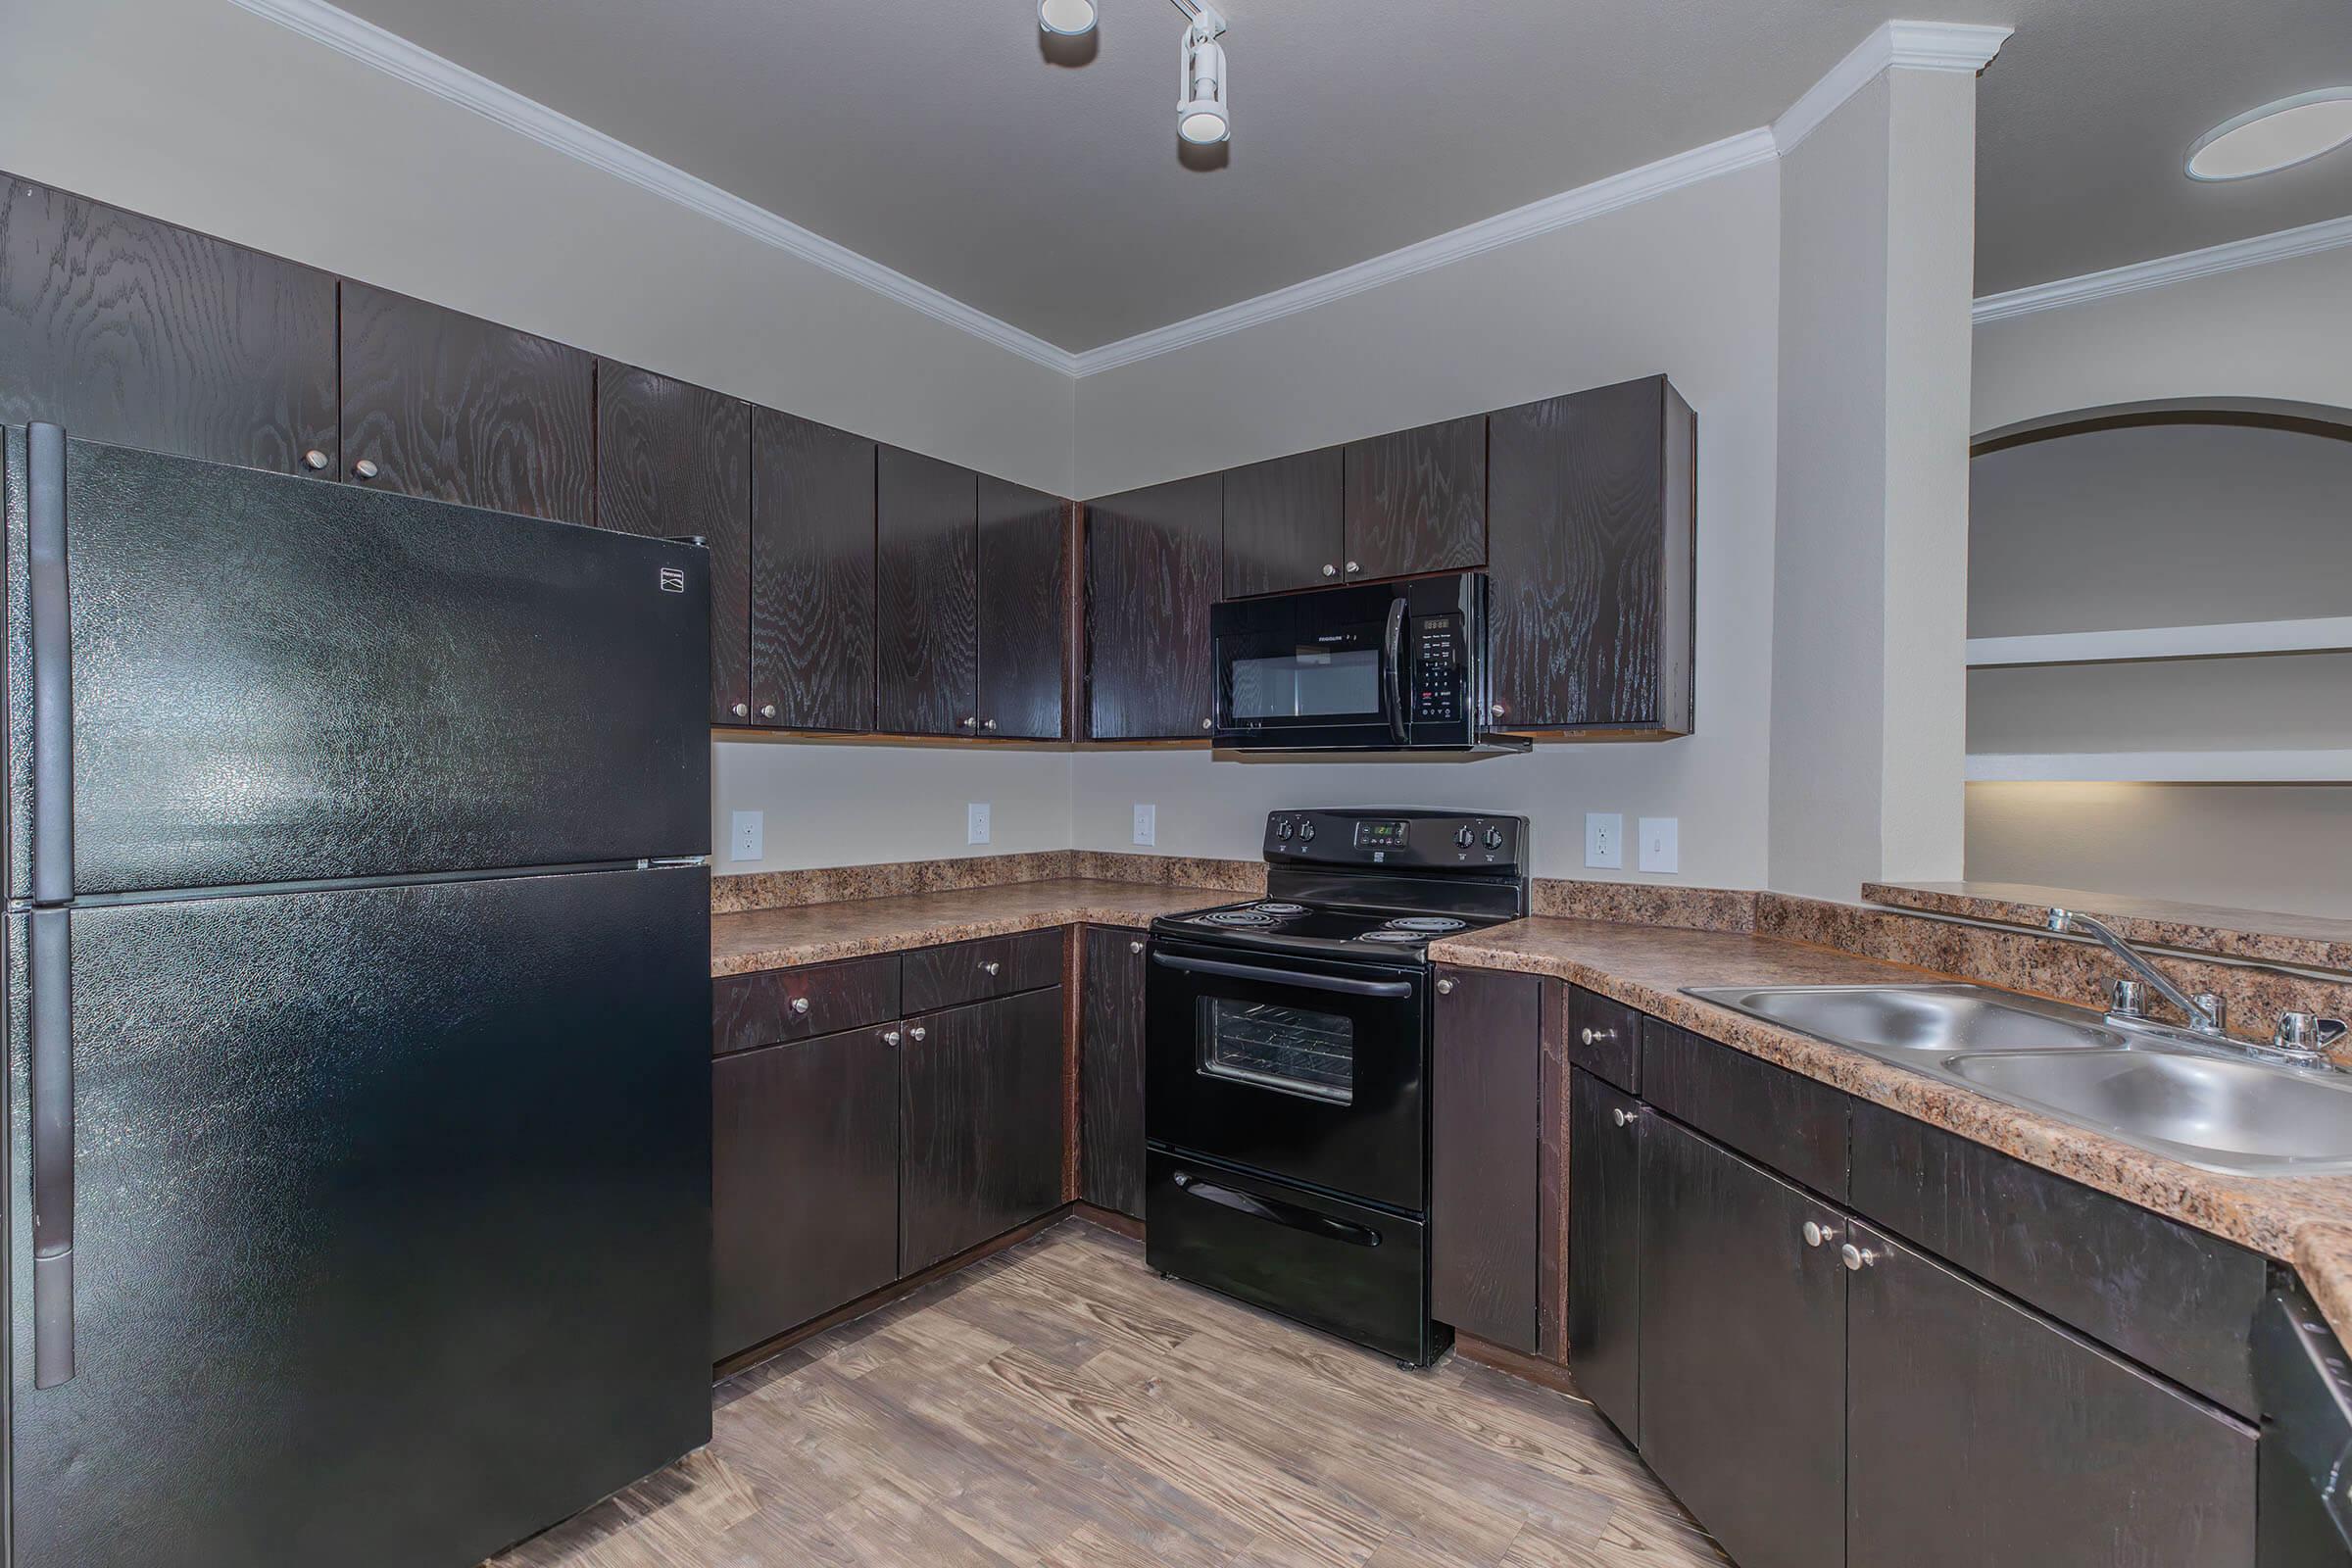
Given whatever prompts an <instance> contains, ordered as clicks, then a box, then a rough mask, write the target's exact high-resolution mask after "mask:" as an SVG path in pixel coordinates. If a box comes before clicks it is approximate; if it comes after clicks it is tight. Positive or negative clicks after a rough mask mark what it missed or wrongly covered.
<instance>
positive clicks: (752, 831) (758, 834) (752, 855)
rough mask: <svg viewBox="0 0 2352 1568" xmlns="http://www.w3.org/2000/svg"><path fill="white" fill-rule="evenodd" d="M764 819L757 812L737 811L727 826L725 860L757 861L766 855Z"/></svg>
mask: <svg viewBox="0 0 2352 1568" xmlns="http://www.w3.org/2000/svg"><path fill="white" fill-rule="evenodd" d="M766 821H767V819H766V817H765V816H763V815H762V814H761V813H760V812H758V811H737V812H736V813H735V817H734V820H733V821H732V822H731V823H730V824H729V831H728V834H727V858H728V859H730V860H757V859H759V858H760V857H761V856H763V855H765V854H766V853H767V850H766V845H765V840H766V836H767V832H766Z"/></svg>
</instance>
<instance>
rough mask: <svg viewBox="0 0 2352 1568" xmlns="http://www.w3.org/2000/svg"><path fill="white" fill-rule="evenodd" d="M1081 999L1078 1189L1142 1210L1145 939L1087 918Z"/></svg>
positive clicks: (1105, 1203) (1128, 1210)
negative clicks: (1083, 989) (1093, 923)
mask: <svg viewBox="0 0 2352 1568" xmlns="http://www.w3.org/2000/svg"><path fill="white" fill-rule="evenodd" d="M1085 941H1086V952H1085V957H1084V967H1083V970H1082V972H1083V973H1084V975H1085V977H1086V979H1085V988H1086V994H1085V995H1084V996H1082V997H1080V998H1079V1000H1078V1041H1079V1044H1078V1093H1079V1121H1078V1196H1079V1197H1081V1198H1083V1199H1085V1200H1086V1201H1088V1202H1090V1203H1092V1204H1094V1205H1095V1206H1096V1207H1098V1208H1108V1209H1113V1210H1116V1211H1117V1212H1119V1213H1121V1214H1128V1215H1132V1216H1133V1217H1135V1218H1137V1219H1142V1218H1143V1217H1144V939H1143V937H1142V935H1141V934H1140V933H1138V932H1134V931H1121V930H1113V929H1110V928H1108V927H1105V926H1088V927H1087V928H1086V933H1085Z"/></svg>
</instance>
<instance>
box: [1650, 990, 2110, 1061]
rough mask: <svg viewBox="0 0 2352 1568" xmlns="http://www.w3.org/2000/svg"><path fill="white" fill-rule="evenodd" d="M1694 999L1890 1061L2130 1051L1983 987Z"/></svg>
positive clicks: (2096, 1030) (2091, 1018)
mask: <svg viewBox="0 0 2352 1568" xmlns="http://www.w3.org/2000/svg"><path fill="white" fill-rule="evenodd" d="M1691 996H1694V997H1697V998H1698V999H1700V1000H1701V1001H1703V1002H1712V1003H1715V1004H1717V1005H1720V1006H1725V1007H1730V1008H1732V1009H1734V1010H1735V1011H1738V1012H1744V1013H1747V1014H1749V1015H1751V1016H1753V1017H1757V1018H1762V1019H1765V1020H1767V1021H1769V1022H1772V1023H1778V1024H1786V1025H1787V1026H1788V1027H1789V1028H1791V1029H1796V1030H1801V1031H1803V1032H1804V1033H1806V1034H1809V1035H1819V1036H1820V1037H1821V1038H1822V1039H1824V1040H1829V1041H1833V1042H1835V1043H1836V1044H1838V1045H1841V1046H1851V1047H1853V1048H1854V1049H1855V1050H1857V1051H1867V1052H1871V1053H1872V1054H1884V1055H1887V1056H1898V1055H1900V1056H1907V1055H1910V1054H1914V1053H1922V1052H1927V1053H1941V1054H1951V1053H1953V1052H1958V1051H2068V1050H2078V1051H2081V1050H2097V1049H2102V1048H2105V1049H2113V1048H2119V1047H2122V1046H2125V1045H2129V1044H2130V1042H2129V1041H2128V1040H2127V1039H2126V1038H2125V1037H2124V1036H2123V1035H2121V1034H2118V1033H2117V1032H2116V1031H2115V1030H2113V1029H2110V1028H2108V1027H2107V1025H2106V1024H2105V1023H2104V1022H2102V1021H2101V1020H2100V1018H2099V1016H2098V1014H2096V1013H2089V1012H2083V1011H2082V1010H2081V1009H2079V1008H2074V1007H2067V1006H2062V1005H2058V1004H2055V1003H2038V1002H2035V1001H2034V1000H2033V999H2032V998H2030V997H2017V996H2011V995H2009V994H2008V993H2007V992H2002V991H1992V990H1987V989H1986V988H1985V987H1983V986H1958V985H1953V986H1764V987H1759V988H1755V989H1742V988H1740V987H1738V986H1719V987H1715V988H1713V989H1709V990H1696V991H1692V992H1691Z"/></svg>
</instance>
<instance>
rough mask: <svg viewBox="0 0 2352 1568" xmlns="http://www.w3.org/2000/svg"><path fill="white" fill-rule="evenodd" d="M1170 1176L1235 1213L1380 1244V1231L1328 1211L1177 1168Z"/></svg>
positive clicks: (1190, 1191)
mask: <svg viewBox="0 0 2352 1568" xmlns="http://www.w3.org/2000/svg"><path fill="white" fill-rule="evenodd" d="M1173 1180H1174V1181H1175V1183H1176V1187H1177V1190H1178V1191H1180V1192H1183V1193H1185V1194H1187V1195H1188V1196H1190V1197H1193V1198H1198V1199H1200V1200H1201V1201H1202V1202H1204V1203H1215V1204H1217V1205H1218V1206H1219V1207H1221V1208H1230V1209H1232V1210H1233V1211H1234V1212H1235V1213H1237V1214H1248V1215H1249V1216H1250V1218H1252V1219H1262V1220H1269V1221H1271V1222H1272V1223H1274V1224H1276V1225H1281V1226H1285V1227H1287V1228H1288V1229H1291V1230H1295V1231H1305V1232H1308V1233H1309V1234H1310V1235H1315V1236H1324V1237H1328V1238H1330V1239H1331V1240H1332V1241H1335V1242H1346V1243H1347V1244H1348V1246H1350V1247H1378V1246H1379V1245H1380V1232H1378V1231H1376V1230H1374V1229H1373V1228H1372V1227H1371V1226H1369V1225H1358V1224H1356V1223H1355V1222H1354V1221H1352V1220H1345V1219H1337V1218H1334V1217H1333V1216H1332V1215H1329V1214H1318V1213H1316V1212H1315V1211H1314V1210H1313V1209H1311V1208H1301V1207H1299V1205H1298V1204H1297V1203H1286V1202H1284V1201H1281V1200H1280V1199H1277V1198H1259V1197H1257V1196H1256V1195H1255V1194H1252V1193H1242V1192H1236V1191H1235V1190H1234V1189H1232V1188H1230V1187H1219V1186H1218V1185H1217V1184H1216V1183H1215V1182H1204V1181H1202V1180H1201V1178H1199V1177H1198V1176H1194V1175H1192V1174H1190V1173H1189V1172H1186V1171H1178V1172H1177V1173H1176V1175H1175V1177H1174V1178H1173Z"/></svg>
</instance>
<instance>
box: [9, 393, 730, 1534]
mask: <svg viewBox="0 0 2352 1568" xmlns="http://www.w3.org/2000/svg"><path fill="white" fill-rule="evenodd" d="M5 440H6V449H5V484H6V500H7V537H6V545H7V557H6V585H7V600H6V603H7V616H8V620H7V624H8V653H7V658H8V664H7V697H8V702H7V711H8V733H7V741H8V747H7V759H8V776H7V806H8V809H7V822H8V835H9V837H8V852H9V853H8V857H7V861H8V913H7V919H6V935H7V963H8V968H7V1027H8V1044H9V1072H8V1078H7V1096H8V1103H7V1110H8V1146H7V1147H8V1187H7V1193H8V1223H9V1246H8V1249H7V1254H6V1256H7V1288H8V1297H9V1313H8V1325H7V1331H8V1361H9V1379H8V1385H7V1399H8V1406H7V1411H6V1417H7V1439H8V1444H7V1462H6V1486H7V1493H6V1506H7V1548H8V1555H7V1559H6V1560H7V1563H8V1565H9V1568H163V1565H169V1568H275V1565H279V1564H286V1565H293V1564H302V1565H306V1568H307V1565H310V1564H319V1563H333V1564H336V1565H338V1568H466V1565H467V1564H470V1563H473V1562H475V1561H476V1560H478V1559H479V1558H481V1557H483V1556H484V1555H486V1554H488V1553H490V1552H493V1551H495V1550H497V1549H498V1548H500V1547H502V1546H504V1545H506V1544H510V1543H512V1542H514V1541H515V1540H518V1539H520V1538H521V1537H524V1536H526V1535H529V1534H531V1533H533V1532H534V1531H536V1530H539V1529H541V1528H543V1527H545V1526H547V1525H549V1524H552V1523H554V1522H556V1521H557V1520H559V1519H561V1518H564V1516H566V1515H568V1514H570V1513H572V1512H574V1511H576V1510H578V1509H580V1508H583V1507H585V1506H587V1505H589V1504H591V1503H593V1502H595V1501H596V1500H597V1499H598V1498H600V1497H602V1496H604V1495H607V1494H609V1493H611V1492H613V1491H615V1490H617V1489H619V1488H621V1487H623V1486H625V1485H627V1484H628V1483H629V1482H631V1481H633V1480H635V1479H636V1478H638V1477H639V1476H641V1475H643V1474H645V1473H647V1472H649V1471H652V1470H655V1469H658V1468H660V1467H661V1466H662V1465H663V1464H664V1463H666V1462H668V1461H669V1460H671V1459H673V1458H675V1457H677V1456H678V1455H679V1454H681V1453H683V1452H685V1451H687V1450H689V1449H691V1448H694V1447H696V1446H700V1445H701V1444H703V1443H705V1442H707V1441H708V1440H709V1437H710V1430H711V1418H710V1373H711V1366H710V1304H709V1299H710V1284H709V1278H710V1272H709V1271H710V1226H711V1217H710V1205H711V1196H710V1194H711V1073H710V1027H711V1026H710V1007H711V1000H710V999H711V981H710V961H709V931H710V924H709V909H710V902H709V900H710V891H709V878H710V869H709V861H708V854H709V849H710V819H711V804H710V782H709V775H710V744H709V730H708V728H707V711H708V702H709V697H708V689H709V688H708V682H709V652H708V648H709V644H708V641H707V637H708V632H707V624H708V615H709V572H708V558H707V556H706V554H705V552H703V551H702V550H700V549H698V548H695V547H693V546H691V545H685V544H676V543H670V542H667V541H662V540H655V539H642V538H635V537H630V536H627V535H622V534H613V533H603V532H598V531H596V530H594V529H590V528H584V527H575V526H571V525H568V524H564V523H554V522H545V521H538V520H533V519H529V518H522V517H515V516H508V515H501V514H496V513H488V512H480V511H475V510H472V509H468V508H464V507H457V506H450V505H444V504H441V503H438V502H432V501H424V500H417V499H413V498H406V497H399V496H390V495H382V494H376V493H372V492H368V491H366V490H362V489H358V488H354V487H351V486H346V485H340V484H335V483H332V482H326V481H320V480H316V479H307V478H296V477H290V476H285V475H276V474H267V473H260V472H256V471H253V470H249V469H242V468H233V467H224V466H216V465H211V464H203V463H196V462H191V461H187V460H183V459H176V458H169V457H162V456H158V455H155V454H152V453H145V452H134V451H129V450H124V449H121V448H114V447H106V446H99V445H94V444H90V443H85V442H79V441H73V440H69V439H68V438H67V437H66V435H65V433H64V432H63V431H61V430H59V429H57V428H56V427H55V426H50V425H33V426H30V427H29V428H26V427H10V428H8V429H7V430H6V432H5Z"/></svg>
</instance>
